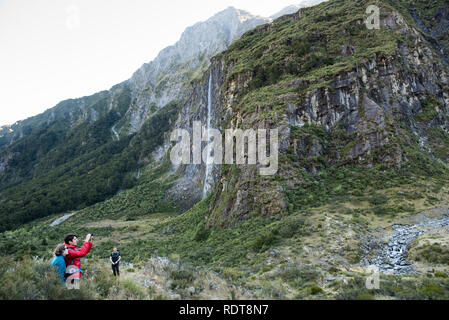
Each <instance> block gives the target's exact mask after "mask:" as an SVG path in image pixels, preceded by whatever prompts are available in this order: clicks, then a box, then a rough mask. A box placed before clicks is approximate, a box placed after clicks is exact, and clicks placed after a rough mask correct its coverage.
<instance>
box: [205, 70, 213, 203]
mask: <svg viewBox="0 0 449 320" xmlns="http://www.w3.org/2000/svg"><path fill="white" fill-rule="evenodd" d="M211 111H212V70H211V71H210V75H209V89H208V92H207V127H206V128H207V144H209V143H210V135H209V129H210V123H211ZM210 156H211V154H210V152H209V153H208V154H207V162H206V173H205V174H204V183H203V199H204V198H206V196H207V193H208V192H209V190H210V187H211V186H210V181H209V176H210V172H211V170H212V166H213V164H208V163H209V159H210Z"/></svg>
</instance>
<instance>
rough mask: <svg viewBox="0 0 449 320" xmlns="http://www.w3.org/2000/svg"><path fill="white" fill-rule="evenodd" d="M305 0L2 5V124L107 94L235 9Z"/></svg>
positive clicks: (63, 0)
mask: <svg viewBox="0 0 449 320" xmlns="http://www.w3.org/2000/svg"><path fill="white" fill-rule="evenodd" d="M299 2H301V1H300V0H296V1H295V0H276V1H273V0H229V1H226V0H163V1H160V0H159V1H154V0H0V125H6V124H13V123H14V122H16V121H18V120H23V119H26V118H28V117H30V116H34V115H37V114H39V113H41V112H43V111H45V110H46V109H49V108H51V107H53V106H55V105H56V104H57V103H58V102H60V101H62V100H66V99H71V98H78V97H82V96H87V95H91V94H94V93H96V92H98V91H102V90H108V89H110V88H111V87H112V86H113V85H115V84H117V83H120V82H122V81H124V80H127V79H129V78H130V77H131V76H132V74H133V73H134V72H135V71H136V70H137V69H139V68H140V67H141V66H142V64H144V63H147V62H150V61H151V60H153V59H154V58H155V57H156V56H157V54H158V52H159V51H161V50H162V49H163V48H165V47H167V46H169V45H172V44H174V43H176V42H177V41H178V40H179V38H180V37H181V34H182V32H183V31H184V29H185V28H186V27H188V26H190V25H193V24H195V23H196V22H199V21H204V20H207V19H208V18H209V17H211V16H213V15H214V14H215V13H217V12H219V11H221V10H224V9H226V8H227V7H229V6H234V7H236V8H238V9H244V10H247V11H249V12H251V13H253V14H256V15H261V16H270V15H272V14H274V13H276V12H278V11H280V10H281V9H282V8H284V7H286V6H288V5H290V4H297V3H299Z"/></svg>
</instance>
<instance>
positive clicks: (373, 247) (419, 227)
mask: <svg viewBox="0 0 449 320" xmlns="http://www.w3.org/2000/svg"><path fill="white" fill-rule="evenodd" d="M448 213H449V212H448ZM446 226H449V216H448V215H444V216H443V217H442V218H441V219H433V220H430V219H427V220H425V221H422V222H419V223H417V224H414V225H399V224H397V225H393V226H392V229H393V233H392V234H391V235H390V236H389V237H388V242H386V243H385V242H382V240H381V239H379V238H378V237H377V238H375V237H371V238H369V239H368V240H367V241H366V242H365V243H364V245H363V247H364V252H365V256H366V257H365V258H364V259H363V262H362V265H365V266H368V265H375V266H377V267H378V268H379V271H380V272H382V273H393V274H408V273H412V272H414V267H413V264H412V263H411V262H410V261H408V260H407V255H408V250H409V248H410V245H411V244H412V242H413V241H414V240H415V239H416V238H417V237H419V236H420V235H422V234H424V233H426V232H429V231H432V230H435V229H439V228H442V227H446Z"/></svg>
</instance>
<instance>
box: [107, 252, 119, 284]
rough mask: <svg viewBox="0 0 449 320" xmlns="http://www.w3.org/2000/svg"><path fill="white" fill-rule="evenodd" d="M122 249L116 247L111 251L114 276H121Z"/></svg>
mask: <svg viewBox="0 0 449 320" xmlns="http://www.w3.org/2000/svg"><path fill="white" fill-rule="evenodd" d="M120 259H121V257H120V251H118V250H117V248H114V250H113V251H112V253H111V257H110V258H109V260H111V263H112V272H114V277H115V276H119V277H120V269H119V262H120Z"/></svg>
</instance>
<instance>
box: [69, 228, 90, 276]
mask: <svg viewBox="0 0 449 320" xmlns="http://www.w3.org/2000/svg"><path fill="white" fill-rule="evenodd" d="M64 242H65V244H66V247H67V250H68V252H67V255H66V256H65V263H66V266H67V273H69V274H70V276H69V277H67V278H69V279H74V278H81V277H82V276H83V270H82V269H81V261H80V258H81V257H84V256H85V255H86V254H88V253H89V251H90V249H91V248H92V235H91V234H88V235H87V236H86V240H85V241H84V244H83V246H82V248H81V249H77V248H76V245H77V244H78V238H77V236H76V235H75V234H68V235H67V236H66V237H65V239H64Z"/></svg>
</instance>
